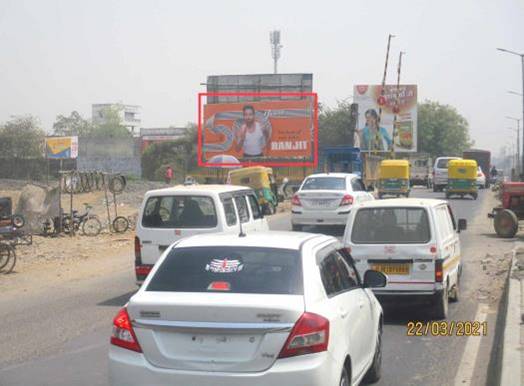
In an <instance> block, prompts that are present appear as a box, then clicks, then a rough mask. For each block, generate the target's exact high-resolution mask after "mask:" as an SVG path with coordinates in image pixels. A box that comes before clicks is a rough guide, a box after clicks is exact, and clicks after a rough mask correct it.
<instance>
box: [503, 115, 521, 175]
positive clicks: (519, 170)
mask: <svg viewBox="0 0 524 386" xmlns="http://www.w3.org/2000/svg"><path fill="white" fill-rule="evenodd" d="M506 118H507V119H511V120H512V121H515V122H517V160H518V162H517V167H516V168H515V169H516V170H517V172H520V173H524V165H521V164H520V163H521V158H520V138H519V136H520V119H519V118H515V117H506ZM523 138H524V137H523ZM523 153H524V151H523ZM520 173H518V175H519V176H520Z"/></svg>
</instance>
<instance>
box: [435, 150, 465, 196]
mask: <svg viewBox="0 0 524 386" xmlns="http://www.w3.org/2000/svg"><path fill="white" fill-rule="evenodd" d="M452 159H460V157H438V158H437V159H436V160H435V164H434V166H433V191H434V192H442V191H443V190H444V188H445V187H446V186H447V185H448V162H449V161H450V160H452Z"/></svg>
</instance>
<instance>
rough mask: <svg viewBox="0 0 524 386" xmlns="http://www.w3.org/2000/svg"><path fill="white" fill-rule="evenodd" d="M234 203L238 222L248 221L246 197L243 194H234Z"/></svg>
mask: <svg viewBox="0 0 524 386" xmlns="http://www.w3.org/2000/svg"><path fill="white" fill-rule="evenodd" d="M235 204H236V205H237V210H238V216H239V217H240V222H243V223H244V222H248V221H249V211H248V209H247V203H246V197H245V196H236V197H235Z"/></svg>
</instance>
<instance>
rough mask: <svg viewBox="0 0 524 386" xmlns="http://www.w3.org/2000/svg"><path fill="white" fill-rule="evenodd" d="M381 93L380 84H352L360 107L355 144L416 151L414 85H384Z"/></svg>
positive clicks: (373, 149) (367, 149)
mask: <svg viewBox="0 0 524 386" xmlns="http://www.w3.org/2000/svg"><path fill="white" fill-rule="evenodd" d="M381 94H382V86H381V85H358V86H355V87H354V90H353V95H354V102H355V103H357V104H358V110H359V116H358V123H357V128H356V133H355V146H357V147H360V149H361V150H362V151H379V152H380V151H391V147H392V146H393V150H394V151H396V152H416V151H417V86H416V85H405V84H404V85H400V86H399V87H398V88H397V86H396V85H386V86H385V89H384V95H383V96H382V95H381ZM397 94H398V102H397ZM397 104H398V105H397ZM380 109H382V114H381V116H380V117H379V115H380ZM395 115H396V126H395V133H393V124H394V121H395Z"/></svg>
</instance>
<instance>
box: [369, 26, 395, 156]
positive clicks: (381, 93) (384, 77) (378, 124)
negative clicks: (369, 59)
mask: <svg viewBox="0 0 524 386" xmlns="http://www.w3.org/2000/svg"><path fill="white" fill-rule="evenodd" d="M394 37H395V35H392V34H389V35H388V47H387V49H386V63H385V64H384V75H383V76H382V90H381V91H380V97H379V98H378V99H379V100H378V106H379V108H378V118H379V121H378V122H377V126H378V127H380V120H381V119H382V106H383V105H385V104H386V98H385V97H384V94H385V93H386V74H387V72H388V60H389V47H390V46H391V39H392V38H394ZM378 141H380V137H379V130H378V129H377V134H376V135H375V139H374V141H373V146H372V147H373V149H374V148H375V146H376V145H377V144H378Z"/></svg>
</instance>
